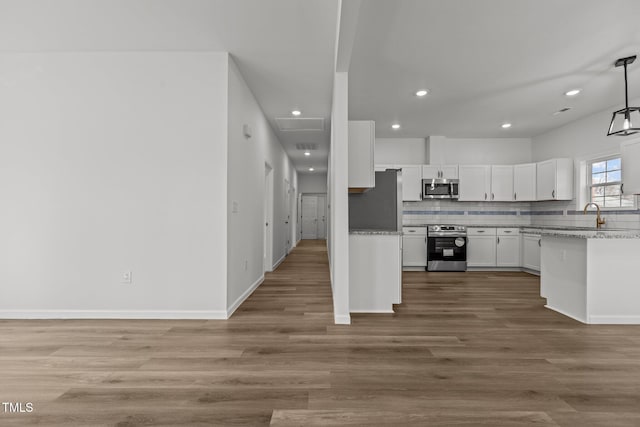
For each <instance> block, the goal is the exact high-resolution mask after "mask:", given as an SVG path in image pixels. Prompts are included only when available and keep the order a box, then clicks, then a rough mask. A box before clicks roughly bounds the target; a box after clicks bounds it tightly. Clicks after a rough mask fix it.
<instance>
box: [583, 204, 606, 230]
mask: <svg viewBox="0 0 640 427" xmlns="http://www.w3.org/2000/svg"><path fill="white" fill-rule="evenodd" d="M591 205H593V206H595V207H596V209H597V210H596V228H600V227H602V224H604V223H605V222H606V221H605V219H604V218H601V217H600V206H598V204H597V203H593V202H592V203H587V204H586V205H584V211H583V213H584V214H585V215H586V214H587V208H588V207H589V206H591Z"/></svg>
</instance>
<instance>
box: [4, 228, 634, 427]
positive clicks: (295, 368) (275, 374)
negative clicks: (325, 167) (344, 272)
mask: <svg viewBox="0 0 640 427" xmlns="http://www.w3.org/2000/svg"><path fill="white" fill-rule="evenodd" d="M325 243H326V242H324V241H311V240H305V241H302V242H301V243H300V244H299V246H298V247H297V248H296V249H295V250H294V251H293V252H292V253H291V254H290V255H289V257H287V259H286V260H285V261H284V262H283V263H282V264H281V265H280V267H279V268H278V269H277V270H276V271H275V272H273V273H270V274H268V275H267V277H266V279H265V282H264V283H263V284H262V285H261V286H260V287H259V288H258V289H257V290H256V291H255V292H254V293H253V295H252V296H251V297H250V298H249V299H248V300H247V301H246V302H245V303H244V304H243V305H242V306H241V307H240V308H239V309H238V311H237V312H236V313H235V314H234V315H233V316H232V318H231V319H229V320H228V321H220V320H211V321H204V320H203V321H199V320H66V321H41V320H34V321H0V394H1V396H0V397H1V398H2V400H3V401H13V402H33V405H34V411H33V412H32V413H23V414H6V413H0V425H2V426H18V425H19V426H22V425H30V424H38V423H39V424H41V425H47V426H54V425H58V426H68V425H82V426H84V425H118V426H133V425H153V426H158V425H171V426H175V425H202V426H205V425H206V426H209V425H225V426H228V425H251V426H256V425H269V424H271V425H274V426H301V425H305V426H309V425H367V426H372V425H394V426H400V425H415V426H424V425H430V426H444V425H447V426H450V425H491V426H525V425H544V426H557V425H561V426H582V425H589V426H631V425H640V410H639V409H638V408H640V397H639V396H640V386H639V384H640V328H639V327H635V326H628V327H627V326H585V325H582V324H579V323H577V322H575V321H573V320H571V319H568V318H566V317H564V316H561V315H559V314H556V313H554V312H552V311H549V310H547V309H545V308H544V307H543V303H544V301H543V300H542V299H541V298H540V297H539V296H538V290H539V279H538V278H537V277H535V276H531V275H528V274H525V273H471V272H468V273H425V272H410V273H405V275H404V301H405V303H404V304H402V305H401V306H399V307H398V310H397V312H396V314H393V315H364V314H361V315H355V316H353V318H352V321H353V324H352V325H351V326H344V325H334V324H333V314H332V302H331V290H330V284H329V272H328V264H327V258H326V249H325Z"/></svg>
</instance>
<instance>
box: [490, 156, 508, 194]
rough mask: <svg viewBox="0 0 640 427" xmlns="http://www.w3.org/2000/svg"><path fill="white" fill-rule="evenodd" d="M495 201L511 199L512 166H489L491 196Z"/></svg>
mask: <svg viewBox="0 0 640 427" xmlns="http://www.w3.org/2000/svg"><path fill="white" fill-rule="evenodd" d="M490 200H492V201H496V202H510V201H512V200H513V166H511V165H495V166H491V198H490Z"/></svg>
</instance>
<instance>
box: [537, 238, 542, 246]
mask: <svg viewBox="0 0 640 427" xmlns="http://www.w3.org/2000/svg"><path fill="white" fill-rule="evenodd" d="M541 240H542V239H538V246H540V247H542V244H541V243H540V241H541Z"/></svg>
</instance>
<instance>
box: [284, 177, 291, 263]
mask: <svg viewBox="0 0 640 427" xmlns="http://www.w3.org/2000/svg"><path fill="white" fill-rule="evenodd" d="M284 190H285V192H284V209H285V212H286V214H287V216H286V218H285V220H284V253H285V254H289V251H290V250H291V228H290V227H291V226H290V225H289V224H290V223H291V184H289V181H288V180H286V179H285V180H284Z"/></svg>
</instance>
